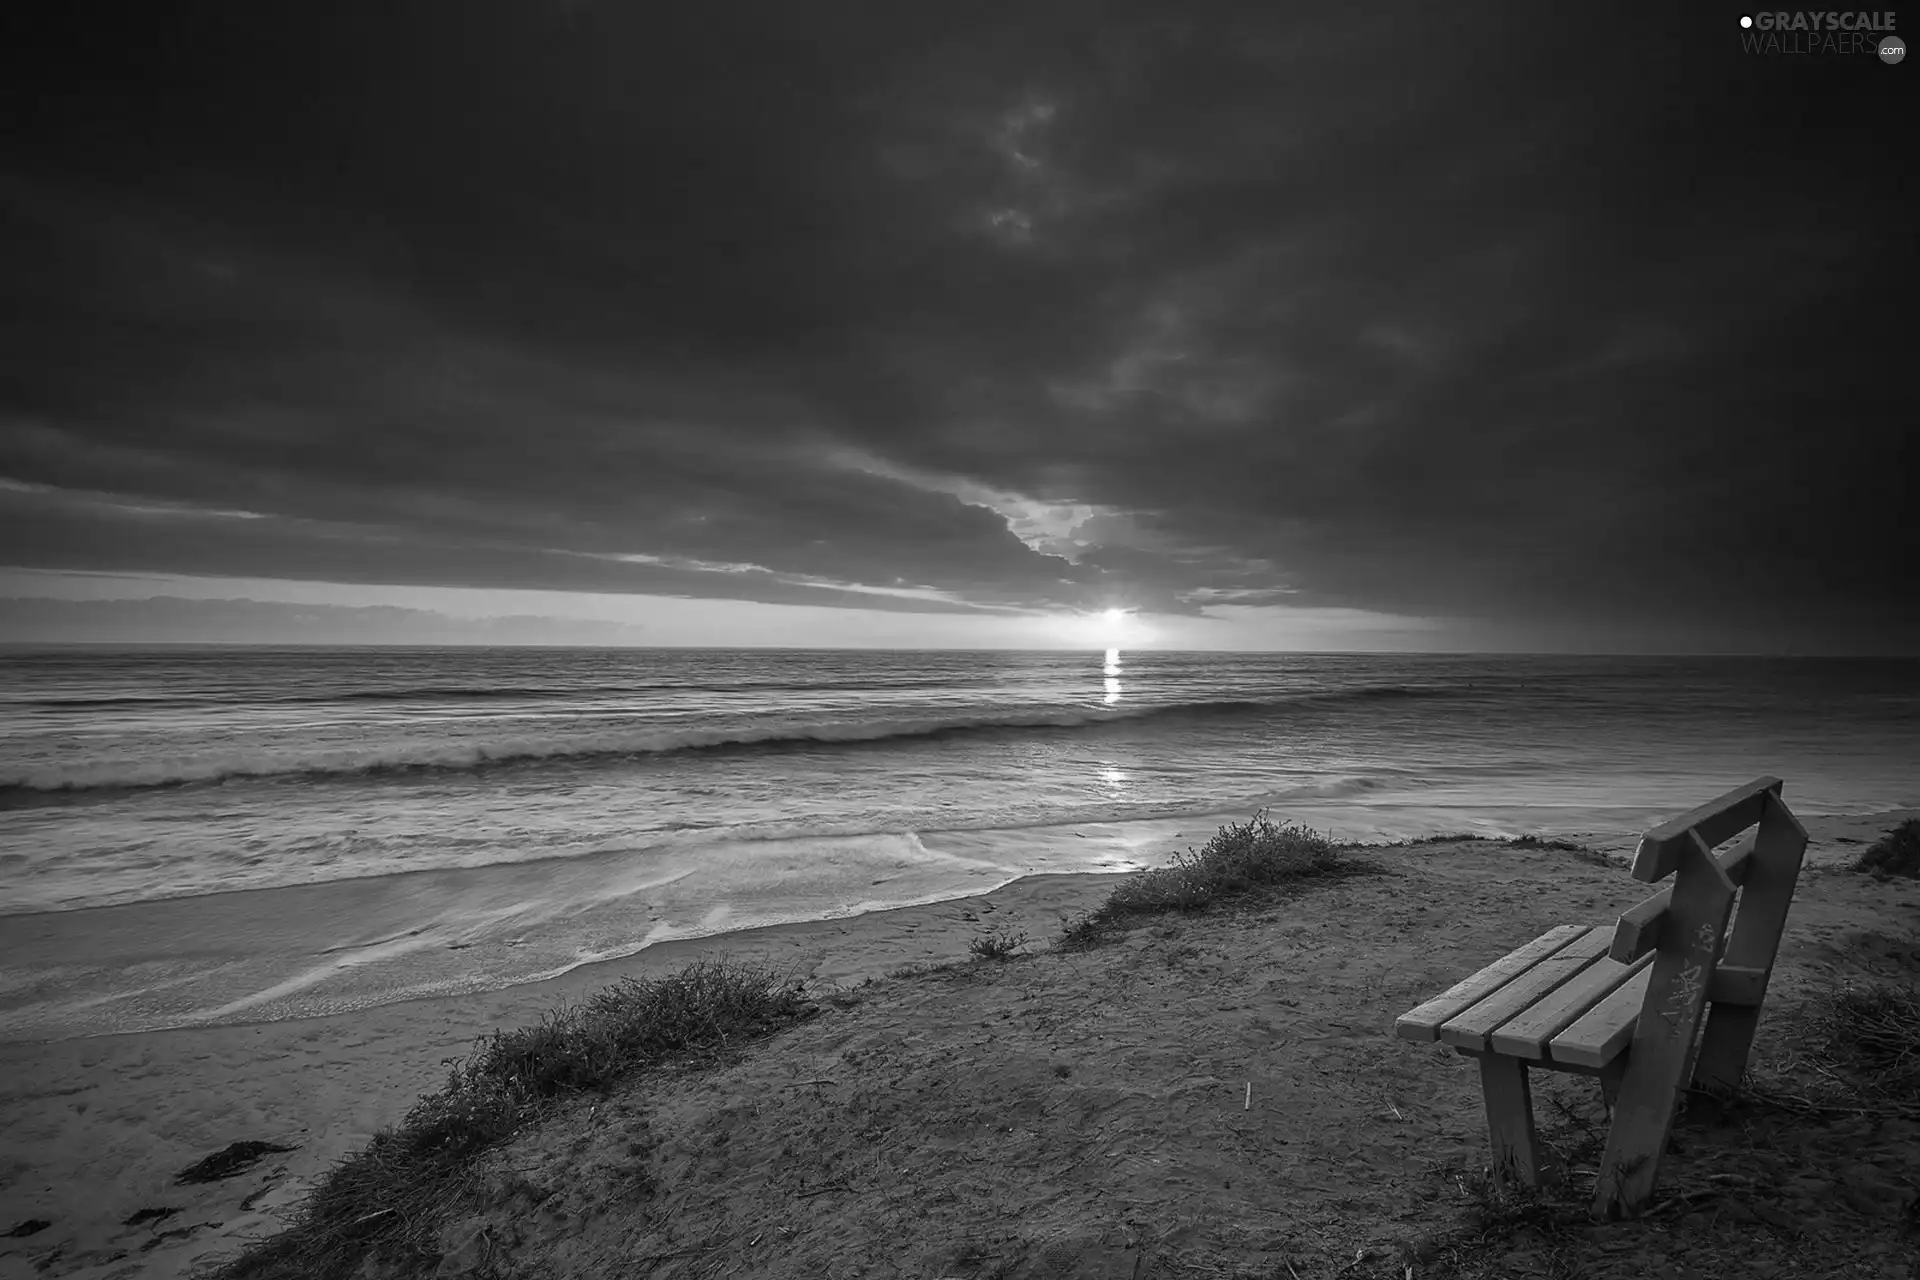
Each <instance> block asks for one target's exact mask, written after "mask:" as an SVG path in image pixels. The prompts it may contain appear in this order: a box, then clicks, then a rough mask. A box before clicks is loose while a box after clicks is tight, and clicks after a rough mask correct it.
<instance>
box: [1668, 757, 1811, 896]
mask: <svg viewBox="0 0 1920 1280" xmlns="http://www.w3.org/2000/svg"><path fill="white" fill-rule="evenodd" d="M1781 785H1782V783H1781V781H1780V779H1778V778H1755V779H1754V780H1753V781H1752V782H1749V783H1748V784H1747V785H1746V786H1744V787H1735V788H1734V789H1733V790H1731V791H1729V792H1727V793H1726V794H1725V795H1723V796H1721V797H1719V798H1718V799H1715V800H1709V801H1707V802H1706V803H1705V804H1703V805H1701V806H1700V807H1699V808H1698V809H1694V810H1692V811H1691V812H1689V813H1683V814H1681V815H1680V816H1679V817H1677V818H1674V819H1671V820H1670V821H1667V822H1663V823H1661V824H1660V825H1659V826H1657V827H1655V828H1654V829H1653V830H1651V831H1649V832H1647V834H1646V835H1644V836H1641V837H1640V847H1639V848H1638V849H1636V850H1635V851H1634V855H1633V878H1634V879H1635V880H1643V881H1645V882H1646V883H1648V884H1657V883H1659V882H1660V881H1662V880H1665V879H1666V878H1667V877H1668V876H1670V875H1672V874H1673V873H1674V870H1675V869H1676V868H1677V867H1679V865H1680V853H1681V850H1682V849H1683V848H1684V847H1685V846H1686V843H1687V838H1688V837H1689V836H1690V835H1692V836H1698V837H1700V843H1702V844H1704V845H1706V846H1707V848H1709V849H1713V848H1716V847H1718V846H1719V845H1722V844H1724V843H1726V842H1727V841H1728V840H1731V839H1733V837H1735V836H1737V835H1739V834H1740V833H1741V832H1742V831H1745V830H1746V829H1747V828H1748V827H1750V826H1752V825H1753V824H1754V823H1756V822H1758V821H1760V816H1761V814H1763V813H1764V812H1765V811H1766V796H1767V793H1768V792H1772V793H1773V794H1774V795H1776V796H1778V795H1779V794H1780V788H1781Z"/></svg>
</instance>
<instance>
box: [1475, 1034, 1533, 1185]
mask: <svg viewBox="0 0 1920 1280" xmlns="http://www.w3.org/2000/svg"><path fill="white" fill-rule="evenodd" d="M1480 1092H1481V1093H1482V1094H1483V1095H1484V1096H1485V1098H1486V1100H1487V1136H1488V1137H1489V1138H1490V1139H1491V1140H1492V1142H1493V1176H1494V1177H1495V1178H1496V1179H1497V1180H1499V1181H1502V1182H1507V1181H1514V1182H1519V1183H1520V1184H1521V1185H1523V1186H1529V1187H1537V1186H1539V1185H1540V1182H1541V1179H1542V1177H1543V1176H1544V1175H1545V1174H1546V1173H1547V1172H1548V1168H1547V1161H1546V1160H1545V1159H1544V1158H1543V1155H1544V1153H1543V1151H1542V1148H1541V1146H1540V1142H1539V1139H1538V1138H1537V1137H1536V1136H1535V1134H1534V1131H1533V1090H1532V1089H1531V1088H1530V1087H1529V1086H1528V1084H1527V1064H1526V1063H1525V1062H1522V1061H1521V1060H1520V1059H1519V1058H1508V1057H1503V1056H1501V1055H1500V1054H1497V1053H1488V1054H1482V1055H1480Z"/></svg>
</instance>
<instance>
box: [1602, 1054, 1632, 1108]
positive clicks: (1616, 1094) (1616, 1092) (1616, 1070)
mask: <svg viewBox="0 0 1920 1280" xmlns="http://www.w3.org/2000/svg"><path fill="white" fill-rule="evenodd" d="M1626 1075H1627V1055H1626V1054H1624V1053H1623V1054H1620V1055H1619V1056H1618V1057H1616V1058H1614V1060H1613V1061H1612V1062H1609V1063H1608V1064H1607V1065H1606V1066H1604V1067H1602V1068H1600V1097H1601V1098H1602V1099H1604V1100H1605V1102H1606V1104H1607V1115H1608V1116H1609V1117H1611V1116H1612V1115H1613V1109H1614V1108H1615V1107H1617V1106H1619V1105H1620V1082H1621V1081H1622V1080H1623V1079H1625V1078H1626Z"/></svg>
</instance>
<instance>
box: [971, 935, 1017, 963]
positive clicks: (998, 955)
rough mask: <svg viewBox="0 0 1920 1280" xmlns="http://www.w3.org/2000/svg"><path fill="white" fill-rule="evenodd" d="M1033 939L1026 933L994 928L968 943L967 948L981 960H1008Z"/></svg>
mask: <svg viewBox="0 0 1920 1280" xmlns="http://www.w3.org/2000/svg"><path fill="white" fill-rule="evenodd" d="M1029 941H1031V939H1029V938H1028V937H1027V935H1026V934H1024V933H1015V932H1014V931H1013V930H1011V929H994V930H992V931H991V932H988V933H983V934H981V935H980V936H979V937H977V938H975V939H974V940H973V941H972V942H970V943H968V944H967V950H969V951H971V952H973V954H974V956H975V958H977V959H980V960H1006V959H1009V958H1011V957H1012V955H1013V953H1014V952H1016V951H1018V950H1019V949H1020V948H1022V947H1024V946H1026V945H1027V943H1028V942H1029Z"/></svg>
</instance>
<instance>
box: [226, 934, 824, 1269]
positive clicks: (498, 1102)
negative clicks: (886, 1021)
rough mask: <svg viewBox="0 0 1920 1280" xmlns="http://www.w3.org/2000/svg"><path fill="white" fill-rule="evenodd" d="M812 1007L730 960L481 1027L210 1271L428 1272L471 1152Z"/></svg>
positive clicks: (782, 980) (628, 983)
mask: <svg viewBox="0 0 1920 1280" xmlns="http://www.w3.org/2000/svg"><path fill="white" fill-rule="evenodd" d="M814 1011H815V1008H814V1006H813V1005H812V1003H811V1002H810V1001H809V1000H808V999H807V998H806V997H805V995H804V994H803V992H802V986H801V984H800V983H799V982H798V981H797V980H794V979H792V978H791V977H789V976H787V975H785V974H783V973H780V972H778V971H776V970H773V969H771V968H767V967H765V966H761V965H753V964H742V963H737V962H734V961H730V960H727V959H724V958H722V959H716V960H703V961H697V962H695V963H693V964H691V965H689V966H687V967H686V968H685V969H681V970H679V971H677V972H675V973H671V974H668V975H666V976H664V977H660V978H651V979H634V978H629V979H626V980H624V981H622V982H620V983H618V984H617V985H615V986H612V987H609V988H607V989H606V990H604V991H601V992H598V993H596V994H595V995H593V996H591V997H589V998H588V999H587V1000H586V1001H584V1002H582V1003H581V1004H578V1005H572V1006H564V1007H562V1008H559V1009H556V1010H555V1011H553V1012H552V1013H550V1014H548V1015H547V1016H546V1017H544V1018H543V1019H541V1021H539V1022H537V1023H535V1024H534V1025H532V1026H528V1027H518V1028H514V1029H512V1030H505V1031H495V1032H493V1033H492V1034H491V1035H488V1036H485V1037H483V1038H482V1039H481V1040H480V1041H479V1042H478V1043H477V1044H476V1046H475V1047H474V1049H473V1051H472V1053H471V1054H469V1056H468V1057H467V1058H466V1059H465V1060H464V1061H459V1062H457V1063H455V1064H454V1065H453V1066H452V1069H451V1070H450V1071H449V1072H448V1075H447V1083H446V1086H445V1087H444V1088H443V1089H441V1090H439V1091H438V1092H435V1093H430V1094H427V1095H425V1096H424V1097H422V1098H421V1099H420V1101H419V1102H417V1103H415V1104H414V1106H413V1108H412V1109H411V1110H410V1111H408V1113H407V1115H406V1117H405V1118H404V1119H403V1120H402V1121H401V1122H400V1124H398V1125H396V1126H395V1127H393V1128H391V1129H388V1130H385V1131H383V1132H381V1133H379V1134H376V1135H375V1136H374V1138H373V1140H372V1141H371V1142H369V1143H368V1144H367V1146H366V1147H365V1148H363V1149H362V1150H360V1151H358V1152H356V1153H355V1154H353V1155H351V1156H349V1157H348V1158H347V1159H346V1160H344V1161H342V1162H341V1163H340V1164H339V1165H337V1166H335V1168H334V1169H333V1170H332V1171H331V1172H330V1173H329V1174H328V1175H327V1176H326V1178H325V1180H323V1181H322V1182H321V1183H320V1184H319V1185H318V1186H317V1187H316V1188H315V1189H314V1190H313V1192H312V1193H311V1195H310V1196H309V1197H308V1198H307V1200H306V1201H305V1202H304V1203H303V1204H302V1205H301V1207H300V1209H299V1210H298V1212H297V1213H296V1216H295V1219H294V1222H293V1225H292V1226H290V1227H289V1228H288V1229H287V1230H285V1231H283V1232H281V1233H280V1234H278V1235H276V1236H274V1237H272V1238H271V1239H269V1240H266V1241H264V1242H262V1243H261V1244H259V1245H257V1246H255V1247H253V1248H252V1249H249V1250H248V1251H247V1252H245V1253H243V1254H242V1255H240V1256H239V1257H237V1258H235V1259H233V1260H232V1261H230V1262H227V1263H225V1264H223V1265H222V1266H220V1267H219V1268H218V1269H217V1270H215V1271H213V1272H211V1273H210V1280H242V1278H260V1280H267V1278H277V1277H287V1278H291V1277H295V1276H298V1277H301V1278H302V1280H329V1278H331V1277H348V1276H354V1275H358V1274H363V1272H362V1270H361V1269H362V1267H363V1266H364V1265H365V1264H366V1260H367V1259H368V1258H369V1257H371V1258H374V1259H376V1260H377V1262H378V1263H379V1264H381V1265H382V1266H383V1267H385V1268H386V1270H384V1271H382V1274H392V1275H395V1276H407V1275H414V1274H420V1275H425V1274H429V1273H431V1272H432V1270H433V1268H434V1266H435V1265H436V1263H437V1262H438V1260H439V1257H440V1241H439V1232H440V1229H441V1227H442V1226H443V1225H444V1224H445V1223H446V1222H447V1221H448V1220H449V1217H450V1215H451V1214H452V1213H453V1212H454V1211H455V1210H456V1209H457V1207H458V1205H459V1203H460V1200H461V1191H462V1189H463V1187H464V1186H465V1182H466V1178H467V1175H468V1172H469V1170H470V1168H471V1166H472V1163H473V1160H474V1157H475V1156H477V1155H478V1154H479V1153H480V1152H481V1151H483V1150H485V1149H487V1148H489V1147H492V1146H494V1145H497V1144H499V1143H501V1142H503V1141H505V1140H506V1139H508V1138H510V1137H512V1136H513V1135H514V1134H516V1133H518V1132H520V1131H521V1130H523V1129H525V1128H527V1127H529V1126H531V1125H533V1124H535V1123H537V1122H538V1121H540V1120H541V1119H542V1118H543V1117H544V1116H545V1115H547V1114H548V1113H549V1112H550V1111H551V1110H552V1109H553V1108H555V1107H557V1106H558V1105H560V1104H561V1103H563V1102H565V1101H566V1100H567V1099H569V1098H572V1097H577V1096H579V1095H581V1094H585V1093H589V1092H604V1091H607V1090H610V1089H611V1088H612V1087H613V1086H614V1085H616V1084H618V1083H620V1082H621V1081H624V1080H628V1079H630V1078H632V1077H634V1076H637V1075H639V1074H641V1073H644V1072H646V1071H649V1070H653V1069H656V1068H660V1067H663V1066H667V1065H670V1064H674V1063H677V1062H690V1061H698V1060H699V1059H701V1058H705V1057H711V1056H713V1055H715V1054H717V1053H724V1052H725V1051H726V1050H728V1049H730V1048H734V1047H737V1046H741V1045H744V1044H747V1043H749V1042H751V1041H754V1040H759V1039H763V1038H765V1037H766V1036H769V1035H771V1034H773V1033H775V1032H777V1031H779V1030H781V1029H783V1028H785V1027H787V1026H790V1025H792V1024H794V1023H796V1022H799V1021H802V1020H804V1019H805V1018H807V1017H808V1016H810V1015H811V1014H812V1013H813V1012H814Z"/></svg>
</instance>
